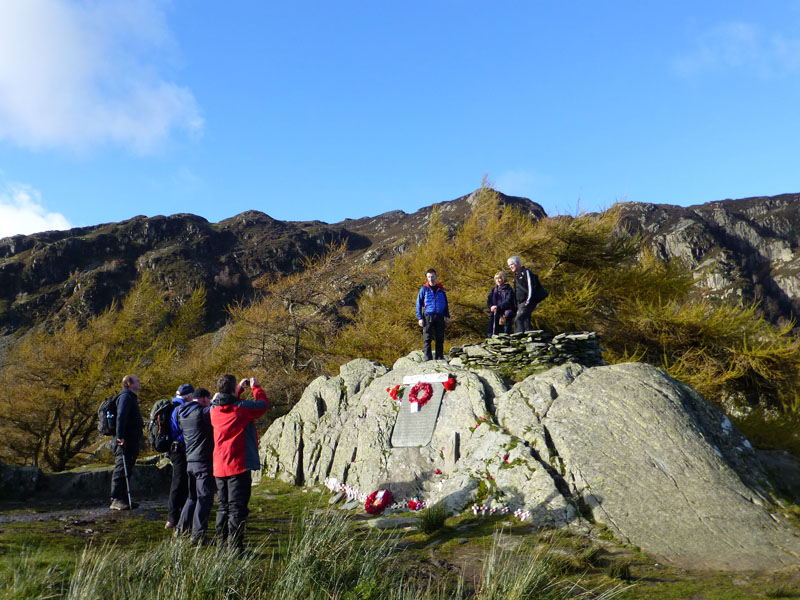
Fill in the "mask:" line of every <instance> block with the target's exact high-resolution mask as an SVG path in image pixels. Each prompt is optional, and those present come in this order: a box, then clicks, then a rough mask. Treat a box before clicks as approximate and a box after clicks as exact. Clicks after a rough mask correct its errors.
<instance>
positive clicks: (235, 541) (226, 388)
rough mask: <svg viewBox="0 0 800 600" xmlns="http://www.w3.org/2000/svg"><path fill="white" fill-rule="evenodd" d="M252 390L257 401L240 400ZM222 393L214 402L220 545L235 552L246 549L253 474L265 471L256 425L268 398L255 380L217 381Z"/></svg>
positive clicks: (212, 411) (212, 421)
mask: <svg viewBox="0 0 800 600" xmlns="http://www.w3.org/2000/svg"><path fill="white" fill-rule="evenodd" d="M246 387H250V388H252V390H253V398H254V400H240V396H241V394H242V390H243V389H244V388H246ZM217 390H218V393H217V394H216V395H215V396H214V399H213V400H212V401H211V426H212V427H213V429H214V478H215V479H216V483H217V544H218V546H223V545H225V544H227V545H228V546H230V547H231V548H232V549H235V550H241V549H242V547H243V543H244V541H243V537H244V525H245V520H246V519H247V514H248V512H249V510H248V508H247V505H248V504H249V503H250V486H251V484H252V477H251V474H250V471H258V470H259V469H261V462H260V460H259V457H258V434H257V433H256V428H255V426H254V425H253V421H255V420H256V419H257V418H259V417H260V416H261V415H263V414H264V413H265V412H267V409H268V408H269V403H268V401H267V394H266V393H264V390H262V389H261V387H260V386H259V385H258V381H256V378H255V377H252V378H250V379H249V380H248V379H242V381H241V382H240V383H239V385H238V386H237V385H236V378H235V377H234V376H233V375H223V376H222V377H220V378H219V380H218V381H217Z"/></svg>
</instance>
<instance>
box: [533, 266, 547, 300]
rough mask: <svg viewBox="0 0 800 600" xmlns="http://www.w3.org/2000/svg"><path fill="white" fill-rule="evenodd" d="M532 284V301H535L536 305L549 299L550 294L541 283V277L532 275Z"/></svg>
mask: <svg viewBox="0 0 800 600" xmlns="http://www.w3.org/2000/svg"><path fill="white" fill-rule="evenodd" d="M531 283H532V284H533V291H532V292H531V300H533V303H534V305H536V304H539V302H541V301H542V300H544V299H545V298H547V297H548V296H549V295H550V293H549V292H548V291H547V290H546V289H544V286H543V285H542V282H541V281H539V277H538V276H537V275H536V274H534V273H531Z"/></svg>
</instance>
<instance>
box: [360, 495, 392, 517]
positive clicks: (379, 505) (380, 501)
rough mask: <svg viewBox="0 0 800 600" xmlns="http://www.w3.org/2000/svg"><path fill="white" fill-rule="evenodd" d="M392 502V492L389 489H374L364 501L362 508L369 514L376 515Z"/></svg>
mask: <svg viewBox="0 0 800 600" xmlns="http://www.w3.org/2000/svg"><path fill="white" fill-rule="evenodd" d="M391 502H392V492H390V491H389V490H375V491H374V492H372V493H371V494H370V495H369V496H367V501H366V502H365V503H364V510H365V511H367V513H368V514H370V515H377V514H380V513H382V512H383V511H384V510H386V507H387V506H389V504H391Z"/></svg>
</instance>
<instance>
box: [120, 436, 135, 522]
mask: <svg viewBox="0 0 800 600" xmlns="http://www.w3.org/2000/svg"><path fill="white" fill-rule="evenodd" d="M122 469H123V470H124V471H125V487H126V488H127V490H128V509H129V510H133V500H131V482H130V479H129V478H128V461H127V460H126V459H125V451H124V449H123V451H122Z"/></svg>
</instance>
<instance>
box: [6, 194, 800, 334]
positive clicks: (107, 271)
mask: <svg viewBox="0 0 800 600" xmlns="http://www.w3.org/2000/svg"><path fill="white" fill-rule="evenodd" d="M474 198H475V193H473V194H469V195H466V196H462V197H460V198H457V199H455V200H451V201H447V202H441V203H438V204H435V205H432V206H428V207H424V208H422V209H420V210H418V211H416V212H415V213H412V214H407V213H405V212H403V211H399V210H398V211H390V212H387V213H383V214H380V215H377V216H375V217H364V218H361V219H346V220H344V221H341V222H339V223H334V224H327V223H323V222H320V221H306V222H301V221H278V220H275V219H273V218H271V217H269V216H268V215H266V214H264V213H261V212H258V211H256V210H252V211H248V212H245V213H242V214H240V215H237V216H235V217H232V218H230V219H226V220H224V221H221V222H219V223H210V222H208V221H207V220H206V219H204V218H202V217H199V216H196V215H190V214H177V215H172V216H168V217H167V216H156V217H144V216H137V217H134V218H132V219H129V220H126V221H122V222H120V223H106V224H102V225H96V226H92V227H82V228H76V229H71V230H68V231H50V232H43V233H37V234H33V235H27V236H23V235H19V236H13V237H10V238H4V239H1V240H0V337H2V336H6V337H7V336H9V335H11V334H13V333H15V332H17V331H21V330H25V329H26V328H28V327H31V326H34V325H37V324H40V323H44V322H49V321H52V320H53V319H58V318H59V317H63V316H66V315H78V316H82V317H88V316H91V315H94V314H97V313H99V312H100V311H102V310H103V309H104V308H106V307H107V306H109V305H110V304H111V302H112V301H114V300H119V299H121V298H122V297H123V296H124V295H125V294H126V293H127V291H128V290H129V289H130V287H131V286H132V284H133V283H134V282H135V281H136V280H137V279H138V278H139V277H140V276H141V274H142V273H144V272H150V273H152V274H154V275H155V277H156V279H157V280H158V281H160V282H161V283H162V284H163V285H164V286H165V287H166V288H168V289H169V290H170V291H171V292H172V293H173V294H174V295H176V296H177V297H180V296H182V295H185V294H188V293H189V292H190V291H191V290H192V289H193V288H194V287H196V286H197V285H200V284H202V285H204V286H205V287H206V289H207V290H209V294H208V308H209V327H216V326H218V325H219V324H221V323H222V322H223V320H224V318H225V310H224V309H225V307H226V306H227V305H228V304H229V303H230V302H232V301H234V300H238V299H247V298H248V297H249V296H250V295H251V294H252V293H253V282H254V280H256V279H257V278H259V277H261V276H263V275H265V274H266V275H270V274H278V275H280V274H285V273H292V272H296V271H297V270H299V269H301V268H302V260H303V258H304V257H306V256H311V255H314V254H316V253H318V252H320V251H321V250H322V249H323V248H324V247H325V246H326V245H327V244H329V243H331V242H341V241H346V243H347V247H348V250H349V252H348V260H349V261H351V264H352V265H356V264H373V265H376V266H378V267H384V268H385V267H386V266H388V265H389V264H390V261H391V259H392V258H393V257H394V256H396V255H397V254H399V253H402V252H404V251H405V250H406V249H407V248H409V247H411V246H413V245H414V244H416V243H417V242H418V241H419V240H420V239H422V237H423V236H424V235H425V234H426V232H427V231H428V227H429V224H430V219H431V215H432V214H433V212H434V210H436V211H437V212H438V214H439V216H440V219H441V222H442V223H444V224H445V225H446V226H447V227H449V228H451V229H455V228H457V227H458V226H459V224H460V223H462V222H463V221H464V219H465V218H466V216H467V215H468V214H469V211H470V209H471V205H472V202H473V200H474ZM501 201H502V202H504V203H507V204H513V205H515V206H518V207H520V208H522V209H523V210H524V211H526V212H527V213H528V214H529V215H530V216H531V218H534V219H540V218H546V217H547V215H546V214H545V212H544V210H543V209H542V207H541V206H540V205H538V204H536V203H535V202H532V201H531V200H528V199H526V198H519V197H513V196H506V195H503V194H501ZM615 207H616V208H617V209H619V210H620V213H621V216H622V225H623V227H624V228H625V229H626V230H627V231H629V232H631V233H632V234H639V235H641V236H642V238H643V240H644V247H645V248H647V249H649V250H650V251H651V252H652V253H653V254H654V255H655V256H657V257H659V258H662V259H665V260H671V261H681V262H682V263H684V264H685V265H686V266H687V267H688V268H690V269H691V270H692V271H693V272H694V274H695V279H696V281H697V283H698V293H700V294H705V295H709V296H718V297H721V298H733V299H737V300H739V301H741V302H743V303H751V302H753V301H758V302H760V307H761V310H762V311H763V314H764V315H765V316H766V317H767V318H768V319H770V320H771V321H773V322H783V321H789V320H793V319H795V318H796V316H797V315H798V314H800V254H798V246H799V245H800V194H786V195H782V196H775V197H760V198H746V199H742V200H723V201H719V202H710V203H707V204H702V205H698V206H690V207H680V206H672V205H655V204H644V203H623V204H618V205H615ZM358 286H359V282H357V281H353V282H352V287H353V297H355V296H357V294H358V293H359V292H360V289H359V287H358Z"/></svg>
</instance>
